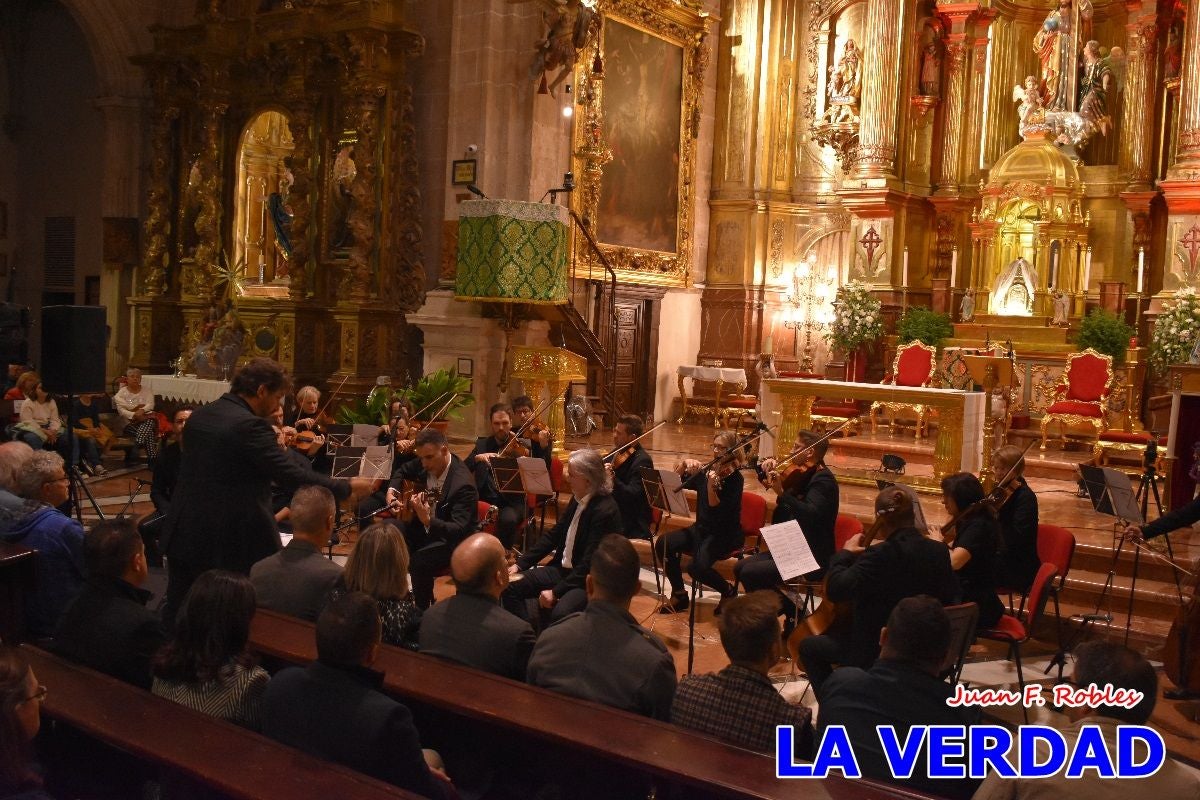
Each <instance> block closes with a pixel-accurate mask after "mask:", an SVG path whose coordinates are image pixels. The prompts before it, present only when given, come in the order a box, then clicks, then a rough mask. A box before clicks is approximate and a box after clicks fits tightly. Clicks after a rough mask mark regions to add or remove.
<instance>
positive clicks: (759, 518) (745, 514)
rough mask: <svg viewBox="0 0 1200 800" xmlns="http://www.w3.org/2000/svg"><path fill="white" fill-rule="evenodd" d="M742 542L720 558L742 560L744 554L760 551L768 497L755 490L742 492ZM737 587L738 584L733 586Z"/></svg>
mask: <svg viewBox="0 0 1200 800" xmlns="http://www.w3.org/2000/svg"><path fill="white" fill-rule="evenodd" d="M740 524H741V528H742V543H741V544H739V545H738V546H737V547H735V548H734V549H733V550H730V551H729V552H728V553H726V554H725V556H724V557H722V558H720V559H718V560H719V561H725V560H727V559H730V558H736V559H737V560H738V561H741V560H742V558H743V557H744V556H746V555H747V554H750V553H757V552H758V538H759V536H760V535H761V533H762V528H763V525H766V524H767V499H766V498H765V497H763V496H762V495H761V494H755V493H754V492H742V516H741V523H740ZM733 588H734V590H736V589H737V584H736V583H735V584H734V586H733Z"/></svg>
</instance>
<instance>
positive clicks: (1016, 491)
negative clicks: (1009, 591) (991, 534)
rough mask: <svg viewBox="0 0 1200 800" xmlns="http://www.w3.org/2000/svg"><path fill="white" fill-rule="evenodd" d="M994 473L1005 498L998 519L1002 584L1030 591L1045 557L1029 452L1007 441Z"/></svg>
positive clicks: (996, 456)
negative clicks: (1028, 477) (1027, 475)
mask: <svg viewBox="0 0 1200 800" xmlns="http://www.w3.org/2000/svg"><path fill="white" fill-rule="evenodd" d="M992 474H993V475H994V476H995V479H996V489H993V490H992V492H993V494H994V495H996V496H997V497H998V498H1001V499H1002V502H1001V503H999V506H1000V510H999V516H998V521H999V523H1000V535H1001V536H1002V537H1003V538H1004V546H1003V548H1002V549H1001V559H1000V569H999V573H998V574H997V576H996V577H997V578H998V580H999V581H1000V585H1001V586H1011V587H1012V588H1014V589H1020V590H1021V591H1022V592H1028V591H1029V587H1031V586H1032V585H1033V579H1034V577H1035V576H1036V575H1037V571H1038V567H1040V566H1041V565H1042V560H1041V559H1040V558H1038V551H1037V529H1038V501H1037V495H1036V494H1034V493H1033V489H1030V488H1029V484H1028V483H1027V482H1026V481H1025V455H1024V454H1023V453H1022V452H1021V448H1019V447H1013V446H1012V445H1005V446H1004V447H1001V448H1000V449H999V450H997V451H996V452H995V454H993V455H992ZM1006 477H1007V479H1008V480H1007V485H1006V486H1004V485H1002V484H1003V483H1004V481H1005V478H1006ZM997 490H998V491H997Z"/></svg>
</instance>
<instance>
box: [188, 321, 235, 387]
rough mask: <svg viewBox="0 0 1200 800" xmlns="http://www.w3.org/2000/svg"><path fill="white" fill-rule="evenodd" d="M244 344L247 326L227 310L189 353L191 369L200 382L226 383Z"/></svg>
mask: <svg viewBox="0 0 1200 800" xmlns="http://www.w3.org/2000/svg"><path fill="white" fill-rule="evenodd" d="M206 328H207V326H206ZM245 341H246V326H245V325H244V324H243V323H242V320H241V318H239V317H238V314H237V311H236V310H235V309H234V308H233V307H232V306H230V307H229V308H228V309H227V310H226V312H225V315H224V316H223V317H221V319H220V321H219V322H217V324H216V325H215V326H214V327H212V328H211V329H209V332H208V334H207V336H206V337H205V338H204V339H202V340H201V342H200V343H199V344H198V345H196V349H195V351H194V352H193V353H192V368H193V370H194V371H195V373H196V375H197V376H199V377H201V378H213V379H221V380H228V378H229V375H230V374H231V373H232V372H233V368H234V367H235V366H237V360H238V357H239V356H241V354H242V347H243V345H244V344H245Z"/></svg>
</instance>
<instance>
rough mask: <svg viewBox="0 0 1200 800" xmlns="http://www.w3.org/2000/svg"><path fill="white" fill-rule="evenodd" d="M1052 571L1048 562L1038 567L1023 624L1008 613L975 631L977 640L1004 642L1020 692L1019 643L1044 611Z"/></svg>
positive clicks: (1021, 684) (1021, 686)
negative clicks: (987, 626) (989, 626)
mask: <svg viewBox="0 0 1200 800" xmlns="http://www.w3.org/2000/svg"><path fill="white" fill-rule="evenodd" d="M1055 572H1056V570H1055V568H1054V565H1053V564H1050V563H1043V564H1042V566H1041V567H1040V568H1039V569H1038V571H1037V577H1035V578H1034V579H1033V586H1032V587H1031V588H1030V590H1029V618H1028V619H1027V620H1026V621H1025V622H1024V623H1022V622H1021V620H1020V619H1018V618H1017V617H1015V616H1013V615H1012V614H1005V615H1004V616H1002V617H1000V621H999V622H997V623H996V627H994V628H984V629H983V630H981V631H978V632H977V633H976V636H977V637H978V638H980V639H988V640H990V641H993V642H1002V643H1003V644H1006V645H1008V657H1009V660H1011V661H1013V662H1014V663H1015V664H1016V665H1017V685H1018V686H1019V687H1020V691H1022V692H1023V691H1024V690H1025V674H1024V672H1022V671H1021V645H1023V644H1025V642H1027V641H1029V638H1030V636H1031V635H1032V633H1033V629H1034V628H1035V627H1036V626H1037V623H1038V620H1039V619H1041V616H1042V612H1043V611H1045V610H1046V595H1047V593H1048V592H1049V589H1050V585H1051V583H1053V581H1054V575H1055ZM1024 711H1025V722H1027V723H1028V722H1029V709H1028V708H1026V709H1024Z"/></svg>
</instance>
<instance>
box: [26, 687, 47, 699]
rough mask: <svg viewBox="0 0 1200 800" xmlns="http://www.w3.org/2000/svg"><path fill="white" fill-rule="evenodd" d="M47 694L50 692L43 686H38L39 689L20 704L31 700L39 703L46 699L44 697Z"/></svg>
mask: <svg viewBox="0 0 1200 800" xmlns="http://www.w3.org/2000/svg"><path fill="white" fill-rule="evenodd" d="M49 693H50V690H49V689H47V688H46V687H45V686H39V687H37V689H35V690H34V692H33V694H31V695H29V697H26V698H25V699H24V700H22V701H21V702H22V703H28V702H31V701H33V700H37V701H38V702H39V703H40V702H42V701H44V700H45V699H46V695H48V694H49Z"/></svg>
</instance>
